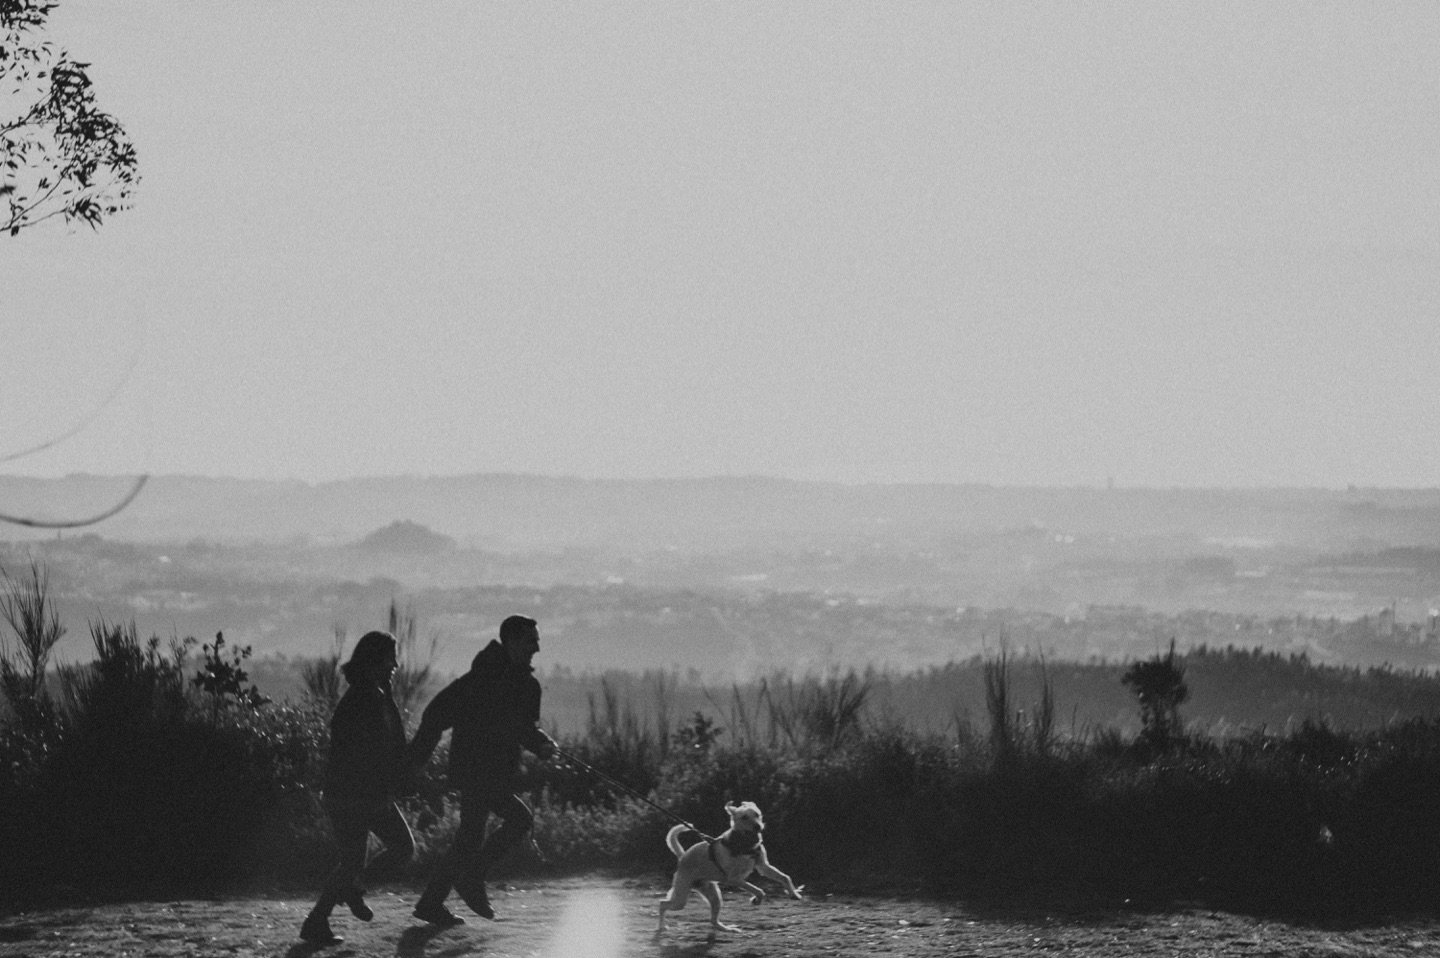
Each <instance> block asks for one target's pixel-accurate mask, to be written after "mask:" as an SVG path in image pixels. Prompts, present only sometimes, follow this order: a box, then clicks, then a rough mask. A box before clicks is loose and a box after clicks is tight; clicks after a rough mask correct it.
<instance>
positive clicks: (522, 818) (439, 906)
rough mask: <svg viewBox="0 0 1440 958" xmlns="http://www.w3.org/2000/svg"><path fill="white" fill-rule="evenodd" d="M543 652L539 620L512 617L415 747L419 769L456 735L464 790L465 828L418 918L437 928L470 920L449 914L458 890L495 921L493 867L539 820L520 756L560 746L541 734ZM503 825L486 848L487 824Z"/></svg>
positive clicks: (431, 711) (413, 760) (444, 694)
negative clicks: (448, 902) (489, 886)
mask: <svg viewBox="0 0 1440 958" xmlns="http://www.w3.org/2000/svg"><path fill="white" fill-rule="evenodd" d="M539 650H540V628H539V626H538V625H537V624H536V622H535V620H534V619H532V618H529V617H528V616H523V615H512V616H510V617H509V618H507V619H506V620H505V621H504V622H502V623H500V640H499V641H498V642H491V643H490V644H489V645H487V646H485V648H483V649H481V650H480V653H479V654H478V655H476V656H475V660H474V662H472V663H471V665H470V671H469V672H467V673H465V674H464V675H462V676H461V677H460V678H458V679H456V680H455V681H454V682H451V683H450V684H449V685H447V686H446V687H445V688H443V689H441V690H440V693H439V694H438V695H436V696H435V698H434V699H432V700H431V702H430V704H429V705H427V706H426V707H425V712H424V714H423V715H422V716H421V719H420V729H419V731H417V732H416V733H415V738H414V739H413V740H412V741H411V742H410V747H409V754H408V756H407V759H408V763H409V765H410V767H411V768H412V769H419V768H420V767H422V766H423V765H424V764H425V762H426V760H427V759H429V757H430V753H431V752H433V751H434V750H435V746H436V745H437V744H439V742H440V736H441V734H442V733H443V732H444V731H445V730H446V729H451V730H452V731H451V735H450V784H451V785H452V786H454V787H455V788H457V789H459V791H460V829H459V831H457V832H456V834H455V843H454V845H453V846H452V847H451V849H450V851H449V852H448V853H447V854H446V856H445V857H444V858H443V859H442V860H441V861H440V863H439V864H438V865H436V867H435V872H434V874H433V875H432V877H431V879H430V883H429V884H428V885H427V886H425V891H424V892H422V893H421V895H420V900H419V901H418V902H416V904H415V917H416V918H419V919H421V920H422V921H427V922H430V923H432V924H437V925H456V924H461V923H463V921H464V919H462V918H458V917H456V916H455V915H454V914H452V913H451V912H450V910H449V909H448V908H446V907H445V899H446V898H447V897H448V896H449V894H450V890H451V888H454V889H455V891H457V892H459V894H460V897H461V899H462V900H464V902H465V904H467V905H469V906H470V908H471V909H472V910H474V912H475V913H476V914H477V915H479V916H480V917H482V918H492V919H493V918H494V917H495V912H494V910H493V909H492V908H491V907H490V900H489V897H488V896H487V895H486V893H485V879H486V876H487V874H488V872H489V870H490V868H491V867H493V866H494V865H495V863H496V862H498V861H499V860H500V859H501V858H503V857H504V856H505V854H506V853H507V852H509V851H511V850H512V849H513V848H514V847H515V846H516V845H518V844H520V843H521V842H522V841H524V840H525V836H526V835H527V834H529V832H530V828H531V826H532V825H533V824H534V822H535V817H534V816H533V815H532V814H531V813H530V809H529V808H527V807H526V805H525V803H524V802H522V801H521V800H520V798H519V796H517V795H516V794H515V792H514V784H515V777H516V775H517V773H518V772H519V771H520V749H521V748H524V749H526V750H527V751H529V752H532V753H534V754H535V755H536V756H537V757H538V758H541V759H546V758H549V757H550V756H551V755H553V754H554V752H555V742H554V741H553V740H552V739H551V738H550V736H548V735H546V734H545V732H544V731H543V730H542V729H541V728H540V683H539V681H537V680H536V678H535V675H534V669H533V668H532V666H531V664H530V662H531V659H533V658H534V657H535V653H536V652H538V651H539ZM491 813H494V814H496V815H498V816H500V818H501V819H502V824H501V826H500V828H499V829H498V830H496V832H495V834H494V835H491V836H490V840H489V841H488V842H487V841H485V822H486V819H487V818H488V817H489V816H490V814H491Z"/></svg>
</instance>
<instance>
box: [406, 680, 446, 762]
mask: <svg viewBox="0 0 1440 958" xmlns="http://www.w3.org/2000/svg"><path fill="white" fill-rule="evenodd" d="M454 687H455V686H454V685H453V684H452V685H447V686H446V687H445V688H443V689H441V690H440V693H439V694H438V695H436V696H435V697H434V698H433V699H431V700H430V704H429V705H427V706H425V711H424V712H421V713H420V728H418V729H416V731H415V737H414V738H412V739H411V740H410V744H409V745H408V746H406V748H405V766H406V767H407V768H411V769H417V768H420V767H421V766H423V765H424V764H425V763H426V762H427V761H429V760H430V754H431V753H432V752H434V751H435V746H437V745H439V744H440V736H441V735H442V734H444V732H445V730H446V729H448V728H450V727H452V726H453V725H454V724H455V717H454V715H453V712H454V708H453V707H452V705H451V702H452V701H453V699H454V697H455V696H454V694H453V693H452V692H451V689H453V688H454Z"/></svg>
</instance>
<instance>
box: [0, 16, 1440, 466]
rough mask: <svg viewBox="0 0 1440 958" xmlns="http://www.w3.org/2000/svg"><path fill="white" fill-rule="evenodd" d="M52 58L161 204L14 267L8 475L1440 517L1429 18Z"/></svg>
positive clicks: (4, 256) (55, 234)
mask: <svg viewBox="0 0 1440 958" xmlns="http://www.w3.org/2000/svg"><path fill="white" fill-rule="evenodd" d="M51 33H52V35H53V38H54V39H55V40H57V41H58V42H59V43H61V44H62V45H64V46H65V47H66V48H68V49H69V51H70V53H71V55H72V56H74V57H76V58H77V59H79V60H82V61H88V62H90V63H91V64H93V66H92V69H91V76H92V78H93V79H94V81H95V84H96V88H97V93H98V97H99V100H100V104H101V106H102V107H103V108H105V109H107V110H108V111H110V112H111V113H113V114H114V115H115V116H116V117H117V118H118V119H120V120H121V121H122V122H123V123H124V125H125V127H126V128H127V130H128V131H129V133H130V135H131V137H132V138H133V140H134V142H135V145H136V149H137V151H138V154H139V161H140V168H141V175H142V177H143V179H142V181H141V183H140V185H139V187H138V189H137V191H136V194H135V206H134V208H133V209H132V210H130V211H128V212H126V213H123V214H121V215H119V216H117V217H115V218H114V219H113V220H112V221H111V222H109V223H108V224H107V225H105V226H104V227H102V228H101V229H100V230H99V231H98V232H96V233H92V232H91V231H90V230H88V229H85V228H75V229H67V228H65V227H64V226H63V225H58V224H56V223H51V224H46V225H45V226H42V227H37V228H35V229H32V230H28V231H26V232H24V233H22V234H21V235H20V236H19V237H16V238H13V239H12V238H7V237H0V333H3V348H0V455H3V454H5V453H8V452H13V451H15V450H18V449H23V448H26V447H28V446H30V445H33V444H36V443H43V442H44V441H46V440H47V439H48V438H51V437H53V436H55V435H58V434H61V433H64V432H65V431H67V430H69V429H71V428H73V427H74V426H75V425H76V424H78V423H83V422H86V421H87V420H89V419H90V417H91V416H94V418H93V421H89V424H88V425H87V426H86V428H84V429H83V430H81V431H80V432H78V433H77V434H76V435H75V436H73V437H72V438H70V439H68V440H66V441H65V442H63V443H60V444H59V445H57V446H56V447H54V448H53V449H50V450H47V451H45V452H43V453H40V454H36V455H33V456H29V457H26V458H23V459H20V460H16V461H12V462H8V463H4V464H0V471H4V472H10V473H18V474H27V475H60V474H65V473H68V472H72V471H87V472H98V473H117V474H120V473H137V472H150V473H162V474H164V473H194V474H203V475H216V476H243V477H265V478H286V477H288V478H299V479H305V480H311V481H321V480H328V479H335V478H342V477H349V476H360V475H375V474H395V473H413V474H420V475H448V474H458V473H470V472H492V471H509V472H528V473H542V474H554V475H577V476H585V477H658V476H704V475H737V474H746V475H750V474H760V475H772V476H784V477H793V478H807V479H829V480H840V481H846V482H870V481H883V482H890V481H921V482H993V483H1026V484H1046V485H1051V484H1054V485H1073V484H1079V485H1101V484H1104V483H1105V482H1106V481H1107V479H1111V478H1113V480H1114V481H1115V482H1116V483H1117V484H1120V485H1164V486H1170V485H1182V486H1259V485H1277V484H1284V485H1305V486H1343V485H1346V484H1349V483H1356V484H1367V485H1368V484H1376V485H1398V486H1433V485H1437V484H1440V58H1437V55H1436V52H1437V50H1440V4H1435V3H1432V2H1428V0H1426V2H1413V3H1393V4H1391V3H1254V2H1244V3H1235V4H1222V3H1213V2H1207V3H1187V4H1163V3H1153V2H1148V0H1147V2H1143V3H1133V4H1121V3H1103V4H1080V3H1053V4H1027V3H1015V2H1004V3H995V4H983V3H953V2H945V3H904V4H901V3H893V2H885V3H878V4H845V3H829V2H827V3H799V2H792V3H784V4H775V3H753V4H752V3H737V2H727V3H693V4H683V3H682V4H676V3H668V2H666V3H661V2H652V3H630V4H623V5H622V4H613V3H594V4H563V5H560V4H543V5H542V4H529V3H526V4H498V3H495V4H491V3H483V4H482V3H473V2H469V0H466V2H430V3H426V4H423V5H412V4H395V3H393V2H384V3H380V2H355V3H346V4H338V3H307V2H283V3H281V2H254V0H246V2H243V3H242V2H229V3H220V2H193V0H169V2H155V0H127V2H125V3H115V2H114V0H64V2H62V4H61V6H60V8H59V9H57V11H56V12H55V14H54V15H53V17H52V23H51ZM96 410H99V412H98V413H97V412H96Z"/></svg>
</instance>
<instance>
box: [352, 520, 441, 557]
mask: <svg viewBox="0 0 1440 958" xmlns="http://www.w3.org/2000/svg"><path fill="white" fill-rule="evenodd" d="M356 545H357V546H358V547H359V548H361V549H367V550H369V551H372V552H408V553H419V554H425V555H430V554H434V553H437V552H450V551H452V550H454V548H455V540H454V539H452V538H450V537H449V536H447V535H442V534H441V533H439V532H435V531H433V530H431V529H427V528H426V527H425V526H422V525H421V524H420V523H418V522H411V521H410V520H409V519H399V520H396V521H395V522H392V523H390V524H389V525H388V526H385V527H384V528H383V529H376V530H375V531H374V532H372V533H370V534H369V535H368V536H366V537H365V538H363V539H361V540H360V541H359V542H358V543H356Z"/></svg>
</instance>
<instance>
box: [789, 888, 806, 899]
mask: <svg viewBox="0 0 1440 958" xmlns="http://www.w3.org/2000/svg"><path fill="white" fill-rule="evenodd" d="M804 890H805V886H804V885H796V886H795V887H794V888H792V889H790V891H789V892H788V894H789V895H790V897H791V898H793V899H795V900H796V901H804V900H805V896H804V895H802V894H800V893H801V892H803V891H804Z"/></svg>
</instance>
